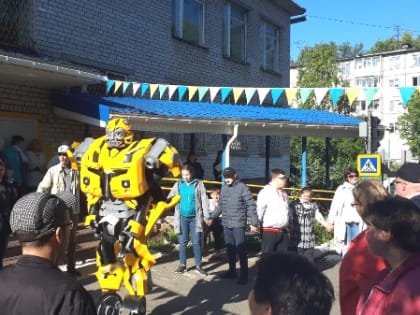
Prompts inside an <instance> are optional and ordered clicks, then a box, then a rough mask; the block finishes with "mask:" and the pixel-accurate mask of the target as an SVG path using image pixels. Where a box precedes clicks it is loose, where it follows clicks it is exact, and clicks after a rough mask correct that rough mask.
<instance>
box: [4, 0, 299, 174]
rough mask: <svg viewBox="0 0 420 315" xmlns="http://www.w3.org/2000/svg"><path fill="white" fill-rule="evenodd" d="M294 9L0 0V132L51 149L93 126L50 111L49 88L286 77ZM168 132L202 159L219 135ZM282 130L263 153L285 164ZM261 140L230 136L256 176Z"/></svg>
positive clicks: (254, 1)
mask: <svg viewBox="0 0 420 315" xmlns="http://www.w3.org/2000/svg"><path fill="white" fill-rule="evenodd" d="M304 12H305V10H304V9H303V8H301V7H299V6H298V5H297V4H296V3H295V2H294V1H289V0H287V1H284V0H262V1H260V0H232V1H231V0H214V1H209V0H172V1H151V0H142V1H117V2H116V1H99V0H91V1H78V0H68V1H47V0H7V1H6V0H0V130H1V135H2V136H4V137H5V138H6V140H7V141H9V139H10V136H11V135H14V134H22V135H23V136H24V137H25V138H26V140H27V141H28V142H29V141H30V140H31V138H33V137H37V138H40V139H41V141H42V142H43V143H44V147H45V150H46V152H47V154H49V155H51V154H52V153H53V152H54V150H55V148H56V146H57V144H59V143H60V142H62V141H64V140H67V141H69V140H73V139H77V140H80V139H83V138H84V136H86V135H92V136H97V135H100V134H102V133H103V131H102V130H101V129H100V128H98V127H97V126H92V125H89V124H85V123H82V122H80V121H77V120H73V119H69V118H68V117H63V116H60V115H57V113H56V112H55V111H54V102H53V99H52V93H53V92H55V91H57V90H59V91H69V92H70V91H82V92H86V91H88V92H91V91H92V90H93V91H96V90H95V89H99V90H102V91H103V90H104V88H103V87H104V85H105V84H104V82H106V81H107V80H108V79H113V80H123V81H137V82H150V83H162V84H185V85H207V86H254V87H262V86H288V85H289V63H290V57H289V56H290V27H291V24H292V23H294V22H295V21H297V20H296V18H298V17H299V16H301V15H302V14H303V13H304ZM96 92H97V91H96ZM139 135H141V136H151V135H152V134H151V133H150V132H147V130H142V131H141V134H140V133H139ZM163 136H168V135H165V134H163ZM169 136H171V137H172V140H173V141H174V142H175V145H176V146H177V147H178V148H179V149H180V151H181V153H182V154H185V155H186V153H187V151H188V150H189V149H190V145H191V142H192V141H191V138H192V137H193V138H194V139H195V142H194V143H195V150H196V151H197V153H198V155H199V157H200V160H201V162H202V163H203V164H204V167H205V169H211V165H212V162H213V161H214V159H215V156H216V153H217V151H218V150H220V149H221V148H222V147H223V142H224V141H225V140H226V139H225V138H223V135H212V136H209V135H205V134H195V135H191V134H180V135H177V136H176V137H174V136H173V135H169ZM273 138H275V137H273ZM288 140H289V139H288V137H279V138H276V139H273V143H274V144H273V147H274V148H275V149H274V151H273V155H272V159H273V161H272V163H273V164H275V165H276V166H279V167H284V168H285V169H288V167H289V160H288V154H287V155H285V154H284V152H288V148H289V141H288ZM261 143H264V141H263V140H262V139H261V137H239V138H238V140H237V144H236V146H234V149H233V151H235V150H237V154H236V157H235V155H234V156H233V158H234V161H232V163H233V165H235V163H236V162H237V163H242V164H244V165H246V166H247V167H246V168H245V169H246V170H247V171H246V172H247V173H246V174H243V176H245V177H261V169H262V168H263V165H264V158H263V157H262V156H263V155H264V153H265V151H264V148H263V146H261ZM279 147H281V148H282V151H283V152H282V153H280V151H279V150H280V149H279ZM235 148H236V149H235ZM250 152H252V153H250ZM235 161H236V162H235ZM242 164H238V165H242ZM209 173H210V172H209ZM206 175H208V176H209V177H211V175H210V174H206Z"/></svg>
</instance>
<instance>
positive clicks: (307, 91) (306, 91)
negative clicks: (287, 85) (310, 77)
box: [299, 88, 314, 104]
mask: <svg viewBox="0 0 420 315" xmlns="http://www.w3.org/2000/svg"><path fill="white" fill-rule="evenodd" d="M313 91H314V89H313V88H300V89H299V92H300V102H301V103H302V104H305V103H306V100H307V99H308V98H309V96H311V94H312V92H313Z"/></svg>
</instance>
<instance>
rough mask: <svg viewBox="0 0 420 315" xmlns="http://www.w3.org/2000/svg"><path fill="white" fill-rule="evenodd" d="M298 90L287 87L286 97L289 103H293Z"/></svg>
mask: <svg viewBox="0 0 420 315" xmlns="http://www.w3.org/2000/svg"><path fill="white" fill-rule="evenodd" d="M297 91H298V89H297V88H286V89H285V93H286V98H287V104H289V105H292V103H293V100H294V99H295V97H296V93H297Z"/></svg>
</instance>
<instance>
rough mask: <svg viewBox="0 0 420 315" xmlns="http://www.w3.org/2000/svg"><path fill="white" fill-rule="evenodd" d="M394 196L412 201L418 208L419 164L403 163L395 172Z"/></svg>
mask: <svg viewBox="0 0 420 315" xmlns="http://www.w3.org/2000/svg"><path fill="white" fill-rule="evenodd" d="M394 184H395V194H396V195H398V196H401V197H404V198H407V199H410V200H411V201H413V202H414V203H415V204H416V206H417V207H419V208H420V164H419V163H405V164H404V165H403V166H401V167H400V169H399V170H398V171H397V174H396V179H395V181H394Z"/></svg>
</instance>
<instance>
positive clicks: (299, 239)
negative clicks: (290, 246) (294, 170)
mask: <svg viewBox="0 0 420 315" xmlns="http://www.w3.org/2000/svg"><path fill="white" fill-rule="evenodd" d="M311 198H312V190H311V188H309V187H304V188H302V190H301V193H300V197H299V199H298V200H295V201H293V202H292V203H291V204H290V212H291V216H292V226H293V230H292V236H291V239H292V243H294V244H295V246H296V247H297V252H298V254H301V255H303V256H305V257H306V258H308V259H309V260H310V261H313V260H314V248H315V232H314V219H315V220H317V221H318V222H319V223H320V224H321V225H322V226H324V227H325V228H327V226H328V224H327V222H326V221H325V219H324V217H323V216H322V214H321V213H320V212H319V209H318V206H317V204H316V203H315V202H312V201H311Z"/></svg>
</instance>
